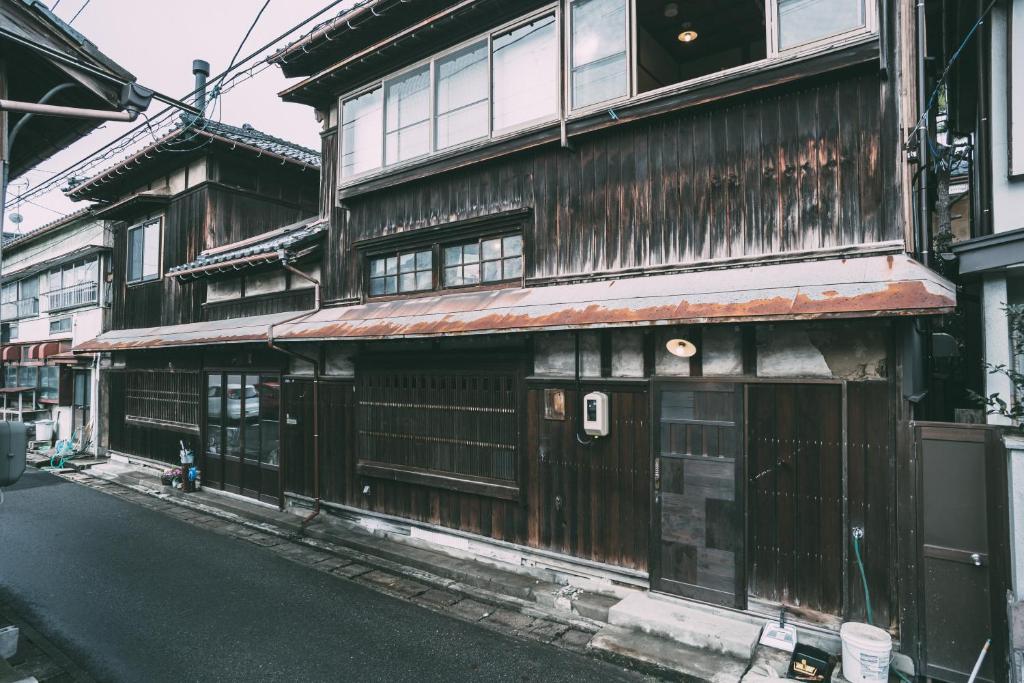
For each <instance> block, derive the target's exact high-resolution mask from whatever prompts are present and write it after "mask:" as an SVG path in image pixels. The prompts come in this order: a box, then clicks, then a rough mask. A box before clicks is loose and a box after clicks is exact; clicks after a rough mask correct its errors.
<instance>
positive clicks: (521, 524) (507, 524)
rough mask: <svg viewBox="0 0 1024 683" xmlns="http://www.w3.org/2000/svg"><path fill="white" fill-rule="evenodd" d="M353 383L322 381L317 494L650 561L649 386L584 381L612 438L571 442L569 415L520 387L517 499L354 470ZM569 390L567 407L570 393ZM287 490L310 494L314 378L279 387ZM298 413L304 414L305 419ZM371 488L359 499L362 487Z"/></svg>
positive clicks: (470, 528)
mask: <svg viewBox="0 0 1024 683" xmlns="http://www.w3.org/2000/svg"><path fill="white" fill-rule="evenodd" d="M353 387H354V383H353V382H351V381H325V382H323V383H322V384H321V386H320V424H321V428H320V439H321V453H322V458H321V469H320V477H321V480H320V483H321V495H322V496H323V498H324V500H327V501H331V502H335V503H342V504H345V505H350V506H353V507H358V508H363V509H366V510H371V511H375V512H381V513H385V514H390V515H397V516H400V517H404V518H407V519H412V520H416V521H420V522H427V523H430V524H435V525H439V526H445V527H449V528H453V529H459V530H462V531H467V532H470V533H476V534H480V535H483V536H487V537H490V538H495V539H498V540H503V541H509V542H512V543H517V544H521V545H527V546H530V547H534V548H541V549H545V550H553V551H556V552H561V553H566V554H571V555H574V556H577V557H582V558H586V559H591V560H595V561H599V562H605V563H608V564H614V565H619V566H623V567H628V568H632V569H639V570H644V569H646V567H647V544H648V536H649V529H650V526H649V517H650V458H649V444H648V429H649V425H648V417H647V414H648V412H649V407H648V394H647V391H646V385H640V386H638V387H622V386H620V385H607V386H606V385H598V384H594V385H593V386H591V385H589V384H588V386H587V390H588V391H589V390H591V389H600V390H602V391H606V392H607V393H608V394H609V396H610V397H611V405H612V415H611V422H612V424H611V430H612V434H613V435H614V436H613V437H609V438H608V439H606V440H600V439H599V440H595V441H594V442H593V444H592V445H591V446H586V447H585V446H581V445H579V444H578V442H577V441H576V436H575V429H576V424H575V421H574V420H575V418H574V416H572V415H567V416H566V420H564V421H550V420H545V419H544V405H543V393H544V392H543V388H542V387H540V386H535V387H531V388H530V389H529V390H528V391H527V416H526V420H527V434H526V438H525V440H524V451H523V453H524V457H525V458H526V459H527V462H526V467H525V470H526V475H525V476H526V479H525V481H524V482H522V486H523V488H524V496H523V498H522V499H521V500H519V501H510V500H502V499H498V498H490V497H487V496H482V495H475V494H471V493H464V492H459V491H450V490H444V489H439V488H432V487H427V486H421V485H416V484H410V483H405V482H398V481H388V480H383V479H375V478H366V477H362V476H360V475H358V474H357V473H356V461H357V459H358V452H357V448H358V446H357V443H358V441H357V439H356V438H355V410H356V401H355V394H354V392H353ZM565 389H566V406H573V405H575V403H574V401H576V399H577V396H576V392H575V391H574V390H573V389H572V388H571V387H565ZM283 398H284V408H283V410H284V411H285V412H286V413H288V414H289V415H292V416H298V422H299V424H297V425H283V429H284V432H283V434H284V436H283V445H284V448H283V467H284V482H285V491H286V492H292V493H298V494H300V495H305V496H312V495H313V493H314V486H313V457H312V438H313V437H312V424H311V423H310V419H311V416H312V408H313V399H312V382H311V381H309V380H306V379H298V378H293V379H290V380H289V381H287V382H286V383H285V387H284V393H283ZM303 416H305V419H304V417H303ZM364 483H368V484H369V485H370V494H369V495H364V494H363V492H362V486H363V484H364Z"/></svg>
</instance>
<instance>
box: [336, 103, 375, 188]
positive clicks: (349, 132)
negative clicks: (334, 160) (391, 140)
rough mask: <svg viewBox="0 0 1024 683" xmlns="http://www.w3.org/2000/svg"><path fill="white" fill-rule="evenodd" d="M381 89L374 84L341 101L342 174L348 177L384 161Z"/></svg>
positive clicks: (373, 167)
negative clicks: (368, 88)
mask: <svg viewBox="0 0 1024 683" xmlns="http://www.w3.org/2000/svg"><path fill="white" fill-rule="evenodd" d="M383 92H384V89H383V87H382V86H377V87H375V88H373V89H371V90H368V91H366V92H364V93H362V94H360V95H357V96H355V97H353V98H351V99H348V100H345V102H344V103H343V104H342V105H341V135H340V137H341V177H342V178H350V177H352V176H357V175H362V174H363V173H367V172H369V171H373V170H376V169H378V168H380V167H381V166H383V165H384V158H383V147H382V138H383V136H384V121H383V119H382V115H383V112H384V98H383Z"/></svg>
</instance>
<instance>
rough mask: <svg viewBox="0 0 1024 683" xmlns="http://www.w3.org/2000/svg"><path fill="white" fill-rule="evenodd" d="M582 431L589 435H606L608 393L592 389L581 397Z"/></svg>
mask: <svg viewBox="0 0 1024 683" xmlns="http://www.w3.org/2000/svg"><path fill="white" fill-rule="evenodd" d="M583 431H585V432H586V433H587V434H590V435H591V436H607V435H608V394H604V393H601V392H600V391H592V392H590V393H589V394H587V395H586V396H584V397H583Z"/></svg>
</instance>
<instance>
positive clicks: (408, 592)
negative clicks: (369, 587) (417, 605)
mask: <svg viewBox="0 0 1024 683" xmlns="http://www.w3.org/2000/svg"><path fill="white" fill-rule="evenodd" d="M390 590H391V591H392V592H395V593H398V594H399V595H401V596H402V597H405V598H412V597H415V596H417V595H419V594H421V593H425V592H426V591H427V587H426V586H424V585H423V584H422V583H420V582H419V581H413V580H412V579H407V578H405V577H399V579H398V581H396V582H395V583H393V584H392V585H391V586H390Z"/></svg>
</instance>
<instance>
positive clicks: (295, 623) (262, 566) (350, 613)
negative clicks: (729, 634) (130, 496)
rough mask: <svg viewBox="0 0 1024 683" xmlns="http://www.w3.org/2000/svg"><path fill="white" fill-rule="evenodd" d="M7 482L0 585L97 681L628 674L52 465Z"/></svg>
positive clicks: (0, 521) (592, 678) (609, 677)
mask: <svg viewBox="0 0 1024 683" xmlns="http://www.w3.org/2000/svg"><path fill="white" fill-rule="evenodd" d="M5 493H6V500H5V502H4V503H3V504H2V505H0V599H2V600H4V601H5V602H7V603H8V604H9V605H11V606H12V607H13V608H14V610H15V611H16V612H17V613H18V614H19V615H20V616H21V617H23V618H24V619H25V620H26V621H28V622H29V623H30V624H32V625H33V626H34V627H35V628H36V629H37V630H39V631H40V632H41V633H42V634H43V635H44V636H45V637H47V638H48V639H50V641H51V642H53V643H54V644H55V645H56V646H57V647H58V648H60V649H61V650H62V651H63V652H64V653H65V654H67V655H68V656H69V657H71V659H72V660H74V661H75V662H76V663H78V664H79V665H80V666H81V667H82V668H83V669H84V670H85V671H86V672H87V673H88V674H89V675H91V676H92V677H94V678H95V679H96V680H98V681H131V682H133V683H134V682H136V681H146V682H149V681H275V680H288V681H434V680H436V681H440V680H444V681H459V680H487V681H535V680H536V681H539V680H543V681H588V682H590V683H595V682H596V681H614V680H629V679H630V678H631V676H630V675H629V674H627V673H626V672H624V671H623V670H622V669H619V668H617V667H615V666H612V665H609V664H604V663H602V662H599V661H596V660H593V659H590V658H587V657H585V656H582V655H577V654H574V653H572V652H569V651H566V650H563V649H558V648H555V647H552V646H549V645H544V644H541V643H534V642H527V641H522V640H519V639H516V638H513V637H510V636H506V635H503V634H500V633H495V632H493V631H489V630H487V629H485V628H483V627H481V626H477V625H474V624H472V623H468V622H463V621H459V620H457V619H454V618H452V617H449V616H446V615H444V614H439V613H436V612H432V611H430V610H427V609H424V608H421V607H419V606H417V605H414V604H411V603H408V602H403V601H401V600H398V599H395V598H391V597H389V596H386V595H382V594H380V593H376V592H374V591H372V590H371V589H369V588H366V587H364V586H361V585H358V584H356V583H352V582H350V581H345V580H342V579H340V578H337V577H334V576H330V575H327V574H324V573H322V572H318V571H316V570H314V569H311V568H308V567H304V566H302V565H299V564H296V563H293V562H290V561H288V560H286V559H284V558H283V557H280V556H278V555H277V554H276V553H272V552H270V551H268V550H267V549H265V548H261V547H259V546H256V545H253V544H251V543H246V542H244V541H241V540H238V539H235V538H231V537H229V536H223V535H219V534H215V533H213V532H211V531H208V530H206V529H202V528H199V527H196V526H192V525H189V524H186V523H185V522H181V521H179V520H176V519H174V518H172V517H168V516H165V515H163V514H161V513H159V512H156V511H153V510H149V509H146V508H143V507H140V506H138V505H134V504H132V503H130V502H126V501H123V500H121V499H119V498H115V497H113V496H109V495H106V494H103V493H100V492H98V491H94V490H92V489H90V488H87V487H84V486H81V485H78V484H75V483H72V482H67V481H64V480H62V479H60V478H58V477H55V476H53V475H49V474H45V473H41V472H27V473H26V474H25V476H24V477H23V478H22V480H21V481H20V482H19V483H18V484H17V485H16V486H14V487H12V488H10V489H7V490H6V492H5Z"/></svg>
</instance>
